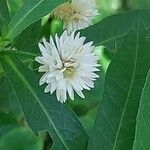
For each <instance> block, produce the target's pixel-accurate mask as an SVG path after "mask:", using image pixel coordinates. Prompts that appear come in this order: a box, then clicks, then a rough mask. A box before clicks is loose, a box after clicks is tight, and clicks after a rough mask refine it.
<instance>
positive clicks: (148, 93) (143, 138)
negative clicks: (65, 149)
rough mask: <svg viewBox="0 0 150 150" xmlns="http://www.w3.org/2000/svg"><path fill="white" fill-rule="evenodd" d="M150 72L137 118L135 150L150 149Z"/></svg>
mask: <svg viewBox="0 0 150 150" xmlns="http://www.w3.org/2000/svg"><path fill="white" fill-rule="evenodd" d="M149 102H150V71H149V73H148V75H147V79H146V82H145V86H144V89H143V92H142V97H141V101H140V106H139V112H138V116H137V125H136V134H135V142H134V147H133V150H148V149H149V147H150V143H149V140H150V104H149Z"/></svg>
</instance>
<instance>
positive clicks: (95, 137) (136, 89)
mask: <svg viewBox="0 0 150 150" xmlns="http://www.w3.org/2000/svg"><path fill="white" fill-rule="evenodd" d="M148 33H149V31H147V30H146V29H145V26H144V24H143V21H142V20H140V21H137V22H135V25H134V26H133V28H132V30H131V31H130V32H129V34H128V35H127V36H126V38H125V40H124V42H123V44H122V46H121V48H120V49H119V51H118V53H117V54H116V56H115V58H114V59H113V60H112V62H111V64H110V66H109V68H108V71H107V74H106V81H105V86H104V93H103V98H102V101H101V102H100V105H99V108H98V112H97V118H96V122H95V125H94V128H93V132H92V134H91V137H90V140H89V144H88V149H89V150H98V149H99V150H127V149H128V150H132V146H133V141H134V135H135V124H136V116H137V111H138V106H139V101H140V97H141V93H142V88H143V86H144V82H145V78H146V74H147V72H148V69H149V68H150V63H149V60H150V51H149V50H150V42H149V40H148V39H147V38H146V37H147V36H149V34H148Z"/></svg>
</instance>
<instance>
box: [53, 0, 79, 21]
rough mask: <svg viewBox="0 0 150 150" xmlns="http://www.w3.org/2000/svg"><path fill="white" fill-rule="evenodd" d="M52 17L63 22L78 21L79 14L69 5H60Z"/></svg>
mask: <svg viewBox="0 0 150 150" xmlns="http://www.w3.org/2000/svg"><path fill="white" fill-rule="evenodd" d="M54 15H55V16H56V17H59V18H61V19H62V20H64V21H68V20H75V21H78V20H79V19H80V14H79V12H78V11H77V10H76V9H75V8H74V7H73V6H72V5H71V4H69V3H65V4H62V5H60V6H58V7H57V8H56V9H55V12H54Z"/></svg>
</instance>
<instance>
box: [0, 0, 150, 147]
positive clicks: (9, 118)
mask: <svg viewBox="0 0 150 150" xmlns="http://www.w3.org/2000/svg"><path fill="white" fill-rule="evenodd" d="M7 3H8V6H9V10H10V14H11V17H13V16H14V14H15V13H16V11H17V10H18V9H19V8H20V7H21V6H22V5H23V3H24V0H7ZM97 8H98V9H99V12H100V15H99V16H97V17H96V18H95V19H94V20H93V22H94V23H96V22H98V21H100V20H102V19H104V18H105V17H108V16H110V15H113V14H117V13H120V12H125V11H130V10H136V9H148V8H150V0H97ZM41 22H42V25H41ZM41 22H40V21H39V22H37V23H36V24H35V25H36V26H37V27H38V28H36V30H35V31H34V29H33V28H32V27H29V29H32V32H33V34H34V36H37V39H36V41H39V40H40V38H42V37H43V36H45V37H47V38H48V37H49V35H54V34H55V33H57V32H60V31H62V22H61V21H60V20H58V19H55V18H53V17H50V15H47V16H45V17H44V18H43V19H42V21H41ZM39 33H40V35H39ZM22 34H25V36H26V32H25V33H22ZM29 40H30V39H29ZM15 41H16V43H21V38H20V37H18V38H16V39H15ZM29 42H30V41H29ZM35 43H37V42H35ZM14 45H15V43H14ZM16 47H17V48H18V47H19V45H16ZM20 48H22V49H21V50H27V51H31V50H33V51H35V53H38V48H37V44H35V45H32V46H31V45H30V43H29V47H28V48H25V47H23V46H22V45H20ZM95 51H96V52H97V53H98V55H99V57H100V64H101V67H100V72H99V75H100V78H99V79H98V81H96V83H95V88H94V89H93V90H91V91H84V93H85V96H86V99H81V98H79V97H78V96H76V98H75V101H74V102H72V101H71V100H69V101H68V105H69V106H70V107H71V108H72V109H73V110H74V112H75V113H76V115H77V116H78V117H79V119H80V121H81V122H82V125H83V126H84V128H85V130H86V132H87V133H88V134H90V132H91V128H92V126H93V124H94V119H95V117H96V110H97V106H98V104H99V103H100V100H101V97H102V93H103V87H104V80H105V73H106V71H107V67H108V65H109V63H110V61H111V59H112V57H113V54H111V53H110V52H109V51H107V50H105V48H103V47H97V48H96V50H95ZM25 63H26V62H25ZM27 64H28V66H29V67H30V68H31V69H34V70H35V72H36V69H37V66H36V64H35V62H34V61H33V60H29V61H27ZM8 93H10V94H8ZM51 146H52V140H51V138H50V135H48V134H47V133H46V132H41V133H40V134H39V137H38V138H36V137H35V136H34V135H33V133H32V132H31V131H30V129H29V128H28V125H27V124H26V122H25V119H24V116H23V115H22V113H21V109H20V107H19V104H18V101H17V98H16V95H15V93H14V92H13V90H12V87H11V85H10V83H9V81H8V80H7V78H6V77H5V75H4V73H3V70H2V68H1V66H0V150H49V149H50V148H51Z"/></svg>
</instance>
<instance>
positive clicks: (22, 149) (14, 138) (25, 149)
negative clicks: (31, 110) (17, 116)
mask: <svg viewBox="0 0 150 150" xmlns="http://www.w3.org/2000/svg"><path fill="white" fill-rule="evenodd" d="M42 147H43V144H42V140H41V139H40V138H38V139H37V138H36V137H35V136H33V135H32V132H31V131H30V130H29V129H25V128H16V129H14V130H12V131H10V132H9V133H7V134H5V136H3V137H2V138H0V149H1V150H42Z"/></svg>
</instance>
